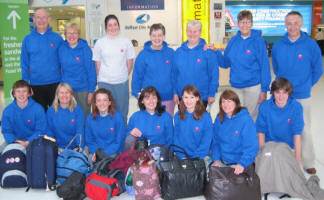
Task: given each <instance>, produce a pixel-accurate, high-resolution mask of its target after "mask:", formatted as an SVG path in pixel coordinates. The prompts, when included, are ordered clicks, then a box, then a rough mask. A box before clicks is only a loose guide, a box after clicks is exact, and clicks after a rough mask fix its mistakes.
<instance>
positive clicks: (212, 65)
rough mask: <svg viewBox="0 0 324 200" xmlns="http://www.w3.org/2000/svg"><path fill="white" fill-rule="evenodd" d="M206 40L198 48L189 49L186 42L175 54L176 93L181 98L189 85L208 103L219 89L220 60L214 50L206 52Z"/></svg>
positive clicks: (174, 78) (173, 78)
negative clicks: (184, 89) (209, 98)
mask: <svg viewBox="0 0 324 200" xmlns="http://www.w3.org/2000/svg"><path fill="white" fill-rule="evenodd" d="M205 44H206V42H205V40H204V39H200V42H199V44H198V45H197V46H195V47H194V48H192V49H190V48H188V41H186V42H184V43H183V44H182V45H181V47H179V48H178V49H177V50H176V52H175V57H174V67H173V73H172V74H173V76H172V80H173V85H174V87H175V88H174V92H173V94H177V95H178V96H179V97H181V94H182V90H183V88H184V87H185V86H187V85H194V86H195V87H196V88H197V89H198V90H199V92H200V95H201V98H202V99H203V100H204V101H206V100H207V98H208V97H214V96H215V94H216V92H217V89H218V75H219V72H218V71H219V70H218V64H219V63H218V59H217V54H215V53H214V52H213V51H212V50H207V51H204V49H203V48H204V45H205Z"/></svg>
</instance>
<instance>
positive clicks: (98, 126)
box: [85, 88, 125, 162]
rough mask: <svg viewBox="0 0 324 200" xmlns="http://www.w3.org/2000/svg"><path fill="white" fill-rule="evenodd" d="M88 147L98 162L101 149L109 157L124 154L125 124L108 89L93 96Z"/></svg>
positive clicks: (102, 89) (87, 133) (87, 122)
mask: <svg viewBox="0 0 324 200" xmlns="http://www.w3.org/2000/svg"><path fill="white" fill-rule="evenodd" d="M85 133H86V145H87V146H88V147H89V152H90V153H91V154H93V157H92V161H94V162H95V161H96V155H95V154H94V153H95V152H96V150H97V149H98V148H99V147H101V148H102V149H103V150H104V152H105V153H106V154H108V155H109V156H111V155H113V154H115V153H118V152H122V151H123V144H124V139H125V123H124V120H123V117H122V115H121V114H120V112H118V111H117V110H116V107H115V101H114V99H113V97H112V95H111V92H110V91H109V90H107V89H104V88H100V89H98V90H97V91H96V92H95V93H94V96H93V102H92V113H90V114H89V116H88V118H87V121H86V131H85Z"/></svg>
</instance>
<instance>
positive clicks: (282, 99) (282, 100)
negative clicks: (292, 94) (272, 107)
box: [273, 89, 289, 108]
mask: <svg viewBox="0 0 324 200" xmlns="http://www.w3.org/2000/svg"><path fill="white" fill-rule="evenodd" d="M273 95H274V98H275V104H276V105H277V106H278V107H279V108H283V107H284V106H285V105H286V104H287V101H288V98H289V94H288V92H287V91H286V90H284V89H280V90H276V91H274V92H273Z"/></svg>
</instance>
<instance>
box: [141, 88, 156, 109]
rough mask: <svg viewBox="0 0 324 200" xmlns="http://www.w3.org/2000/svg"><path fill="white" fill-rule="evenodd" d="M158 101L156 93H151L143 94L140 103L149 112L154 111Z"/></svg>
mask: <svg viewBox="0 0 324 200" xmlns="http://www.w3.org/2000/svg"><path fill="white" fill-rule="evenodd" d="M157 102H158V98H157V96H156V95H153V94H152V93H150V94H149V93H147V94H145V96H144V98H143V101H142V103H143V104H144V106H145V110H146V111H147V112H149V113H154V112H155V108H156V105H157Z"/></svg>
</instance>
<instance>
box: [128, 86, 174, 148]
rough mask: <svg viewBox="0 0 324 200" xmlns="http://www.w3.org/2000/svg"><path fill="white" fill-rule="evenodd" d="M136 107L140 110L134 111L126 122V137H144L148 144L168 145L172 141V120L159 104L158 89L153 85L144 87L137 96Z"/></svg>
mask: <svg viewBox="0 0 324 200" xmlns="http://www.w3.org/2000/svg"><path fill="white" fill-rule="evenodd" d="M138 107H139V108H140V111H137V112H135V113H134V114H133V115H132V116H131V118H130V120H129V122H128V128H127V133H128V135H129V136H128V137H127V138H129V137H131V138H132V137H135V138H134V139H136V138H140V139H142V138H146V139H147V141H149V144H163V145H167V146H169V145H170V144H171V143H172V136H173V121H172V118H171V116H170V115H169V113H167V112H165V109H164V107H162V106H161V97H160V95H159V93H158V91H157V90H156V89H155V88H154V87H147V88H144V89H143V90H142V91H141V94H140V96H139V98H138ZM126 141H130V139H126ZM133 141H134V140H133ZM129 143H130V144H131V142H129ZM130 144H128V146H130Z"/></svg>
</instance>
